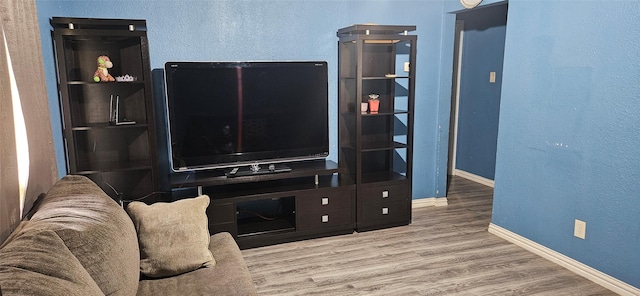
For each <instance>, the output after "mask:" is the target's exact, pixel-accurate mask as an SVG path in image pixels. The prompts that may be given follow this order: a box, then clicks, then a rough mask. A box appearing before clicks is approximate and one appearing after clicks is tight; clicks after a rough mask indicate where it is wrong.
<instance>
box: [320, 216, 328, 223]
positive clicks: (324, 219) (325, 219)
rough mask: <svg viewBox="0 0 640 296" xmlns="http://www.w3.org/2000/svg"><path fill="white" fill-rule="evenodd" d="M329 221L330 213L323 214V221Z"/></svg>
mask: <svg viewBox="0 0 640 296" xmlns="http://www.w3.org/2000/svg"><path fill="white" fill-rule="evenodd" d="M327 222H329V215H322V223H327Z"/></svg>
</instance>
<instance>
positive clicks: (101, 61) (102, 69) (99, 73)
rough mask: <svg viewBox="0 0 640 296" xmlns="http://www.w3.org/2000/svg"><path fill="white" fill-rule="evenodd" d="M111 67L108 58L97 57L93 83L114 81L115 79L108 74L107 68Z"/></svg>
mask: <svg viewBox="0 0 640 296" xmlns="http://www.w3.org/2000/svg"><path fill="white" fill-rule="evenodd" d="M111 67H113V63H112V62H111V60H110V59H109V57H108V56H104V55H103V56H99V57H98V69H97V70H96V72H95V73H93V81H95V82H100V81H102V82H110V81H115V79H114V78H113V77H112V76H111V74H109V70H108V69H109V68H111Z"/></svg>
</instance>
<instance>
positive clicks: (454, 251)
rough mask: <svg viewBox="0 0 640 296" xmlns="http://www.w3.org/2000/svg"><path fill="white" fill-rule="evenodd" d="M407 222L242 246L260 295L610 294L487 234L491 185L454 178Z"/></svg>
mask: <svg viewBox="0 0 640 296" xmlns="http://www.w3.org/2000/svg"><path fill="white" fill-rule="evenodd" d="M447 199H448V202H449V205H448V206H446V207H437V208H436V207H423V208H418V209H414V210H413V221H412V224H411V225H408V226H402V227H395V228H389V229H384V230H376V231H370V232H363V233H354V234H350V235H342V236H335V237H327V238H320V239H312V240H305V241H299V242H292V243H285V244H280V245H274V246H267V247H261V248H255V249H248V250H243V251H242V254H243V255H244V257H245V259H246V262H247V264H248V267H249V270H250V271H251V275H252V277H253V280H254V283H255V284H256V287H257V289H258V294H259V295H616V294H615V293H613V292H611V291H609V290H607V289H605V288H603V287H601V286H599V285H597V284H595V283H593V282H591V281H589V280H587V279H585V278H582V277H580V276H578V275H576V274H574V273H572V272H571V271H569V270H566V269H564V268H562V267H560V266H558V265H556V264H554V263H552V262H550V261H548V260H546V259H544V258H542V257H539V256H537V255H535V254H533V253H530V252H528V251H526V250H524V249H522V248H520V247H518V246H516V245H514V244H511V243H509V242H507V241H505V240H503V239H501V238H498V237H496V236H494V235H492V234H490V233H488V232H487V228H488V225H489V223H490V222H491V207H492V201H493V190H492V188H490V187H486V186H484V185H480V184H477V183H475V182H472V181H468V180H465V179H462V178H459V177H454V178H453V180H452V181H451V183H450V190H449V193H448V195H447Z"/></svg>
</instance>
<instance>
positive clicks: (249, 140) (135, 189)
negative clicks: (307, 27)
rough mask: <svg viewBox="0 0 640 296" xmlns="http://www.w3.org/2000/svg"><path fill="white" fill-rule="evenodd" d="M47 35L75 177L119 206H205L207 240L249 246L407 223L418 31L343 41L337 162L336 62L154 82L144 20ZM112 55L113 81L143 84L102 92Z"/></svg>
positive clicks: (248, 66) (387, 29) (188, 71)
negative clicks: (333, 122)
mask: <svg viewBox="0 0 640 296" xmlns="http://www.w3.org/2000/svg"><path fill="white" fill-rule="evenodd" d="M51 25H52V27H53V37H54V40H55V42H54V44H55V53H56V55H55V56H56V66H57V70H58V79H59V94H60V102H61V108H62V111H63V112H62V114H63V120H64V125H65V130H64V137H65V143H67V145H66V148H65V149H66V154H67V155H66V156H67V162H68V165H69V168H68V172H69V173H70V174H80V175H85V176H87V177H89V178H91V179H92V180H93V181H94V182H96V183H97V184H98V185H99V186H100V187H102V189H103V190H105V192H107V193H108V194H110V195H111V196H112V198H114V199H115V200H116V201H119V202H124V203H126V202H127V201H132V200H143V201H144V202H146V203H154V202H157V201H174V200H178V199H182V198H187V197H195V196H196V195H199V194H207V195H209V197H210V205H209V207H208V208H207V215H208V218H209V230H210V232H211V233H212V234H213V233H217V232H222V231H226V232H229V233H231V234H232V235H233V236H234V238H235V239H236V241H237V242H238V245H239V246H240V247H241V248H251V247H257V246H264V245H269V244H276V243H281V242H287V241H294V240H301V239H307V238H314V237H322V236H330V235H337V234H348V233H352V232H353V231H354V230H355V231H367V230H374V229H380V228H387V227H393V226H401V225H406V224H409V223H411V182H412V170H413V169H412V159H413V113H414V112H413V109H414V100H415V98H414V97H415V91H414V89H415V67H414V65H415V59H416V49H415V44H416V36H415V35H409V34H408V32H410V31H413V30H415V27H414V26H380V25H353V26H350V27H346V28H342V29H340V30H338V32H337V37H338V39H339V41H338V64H337V70H338V106H337V110H336V111H337V117H338V131H337V132H338V135H337V138H338V143H337V159H338V163H336V162H333V161H331V160H328V159H327V157H328V155H329V122H328V120H329V99H328V97H329V94H328V75H329V74H328V65H327V62H324V61H248V62H167V63H166V64H165V67H164V69H158V70H159V71H158V70H154V71H150V63H149V51H148V40H147V35H146V22H145V21H144V20H121V19H86V18H52V19H51ZM105 54H106V55H108V56H109V57H110V59H111V62H112V63H113V68H111V69H110V70H109V71H110V73H112V75H114V76H116V77H119V76H122V77H128V76H131V77H135V79H132V80H127V81H110V82H95V80H94V78H93V76H94V71H95V70H96V58H97V57H98V56H102V55H105ZM152 78H153V79H152ZM152 82H153V83H152ZM152 84H153V85H152ZM163 94H166V96H165V95H163ZM371 97H375V99H376V101H377V102H376V104H373V102H368V98H371ZM114 102H115V103H116V106H117V108H116V113H117V114H121V115H122V118H118V117H116V120H115V122H116V124H113V121H114V120H113V116H112V115H113V104H114ZM118 103H119V104H118ZM367 104H369V105H370V106H376V109H375V110H373V108H369V109H367ZM118 119H122V120H123V121H122V122H126V123H127V124H117V123H118V122H119V121H118ZM122 122H120V123H122ZM164 193H167V194H164Z"/></svg>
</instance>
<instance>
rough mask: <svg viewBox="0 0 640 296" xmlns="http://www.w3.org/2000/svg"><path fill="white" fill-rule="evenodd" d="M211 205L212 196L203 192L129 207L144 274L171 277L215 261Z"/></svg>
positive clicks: (141, 268)
mask: <svg viewBox="0 0 640 296" xmlns="http://www.w3.org/2000/svg"><path fill="white" fill-rule="evenodd" d="M208 205H209V196H207V195H201V196H198V197H195V198H187V199H182V200H178V201H174V202H171V203H165V202H158V203H155V204H152V205H147V204H145V203H142V202H132V203H130V204H129V205H128V206H127V213H129V216H130V217H131V220H133V224H134V225H135V227H136V230H137V232H138V242H139V244H140V272H141V273H142V274H144V275H146V276H148V277H154V278H158V277H167V276H173V275H177V274H181V273H185V272H189V271H192V270H195V269H198V268H201V267H207V266H212V265H214V264H215V260H214V259H213V256H212V255H211V251H209V240H210V236H209V227H208V219H207V213H206V210H207V206H208Z"/></svg>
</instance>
